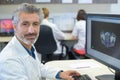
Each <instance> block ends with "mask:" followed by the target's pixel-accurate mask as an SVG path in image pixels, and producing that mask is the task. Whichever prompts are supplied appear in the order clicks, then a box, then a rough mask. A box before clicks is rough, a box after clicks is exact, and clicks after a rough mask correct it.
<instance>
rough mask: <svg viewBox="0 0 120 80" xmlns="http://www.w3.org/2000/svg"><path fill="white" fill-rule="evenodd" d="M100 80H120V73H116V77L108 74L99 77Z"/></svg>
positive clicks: (97, 77)
mask: <svg viewBox="0 0 120 80" xmlns="http://www.w3.org/2000/svg"><path fill="white" fill-rule="evenodd" d="M96 79H98V80H120V71H115V75H111V74H108V75H107V74H106V75H99V76H96Z"/></svg>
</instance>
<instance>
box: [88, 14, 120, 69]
mask: <svg viewBox="0 0 120 80" xmlns="http://www.w3.org/2000/svg"><path fill="white" fill-rule="evenodd" d="M86 23H87V27H86V28H87V30H86V31H87V35H86V51H87V55H88V56H89V57H91V58H94V59H96V60H97V61H99V62H101V63H103V64H105V65H107V66H108V67H110V68H112V69H115V70H119V71H120V16H119V15H110V14H109V15H107V14H88V16H87V20H86Z"/></svg>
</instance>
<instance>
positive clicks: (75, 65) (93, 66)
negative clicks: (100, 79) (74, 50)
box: [45, 59, 113, 80]
mask: <svg viewBox="0 0 120 80" xmlns="http://www.w3.org/2000/svg"><path fill="white" fill-rule="evenodd" d="M45 65H47V66H50V67H57V68H61V69H63V70H71V69H72V70H77V71H78V72H80V74H88V75H89V76H90V77H91V79H92V80H97V79H96V78H95V76H97V75H108V74H111V75H113V73H112V72H111V71H110V70H109V69H108V67H107V66H105V65H103V64H101V63H99V62H97V61H95V60H93V59H82V60H59V61H50V62H47V63H46V64H45ZM48 80H49V79H48Z"/></svg>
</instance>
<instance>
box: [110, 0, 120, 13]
mask: <svg viewBox="0 0 120 80" xmlns="http://www.w3.org/2000/svg"><path fill="white" fill-rule="evenodd" d="M111 13H112V14H120V0H118V4H112V5H111Z"/></svg>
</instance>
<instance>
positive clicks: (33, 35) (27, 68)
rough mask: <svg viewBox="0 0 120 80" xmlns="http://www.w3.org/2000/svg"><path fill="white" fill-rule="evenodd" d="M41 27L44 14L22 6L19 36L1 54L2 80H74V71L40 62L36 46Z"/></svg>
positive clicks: (18, 18) (18, 14)
mask: <svg viewBox="0 0 120 80" xmlns="http://www.w3.org/2000/svg"><path fill="white" fill-rule="evenodd" d="M39 26H40V11H39V9H38V8H36V7H35V6H34V5H32V4H27V3H25V4H22V5H21V6H20V7H19V8H18V9H17V10H16V11H15V12H14V15H13V28H14V31H15V36H14V37H13V38H12V40H11V41H10V42H9V43H8V45H7V46H6V47H5V48H4V49H3V50H2V52H1V53H0V80H42V77H44V78H57V79H65V80H74V79H73V78H72V76H73V75H80V74H79V73H78V72H76V71H74V70H68V71H62V70H57V69H51V68H48V67H46V66H45V65H43V64H42V63H40V61H39V59H38V57H37V52H36V50H35V48H34V46H33V44H34V43H35V41H36V39H37V37H38V35H39Z"/></svg>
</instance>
